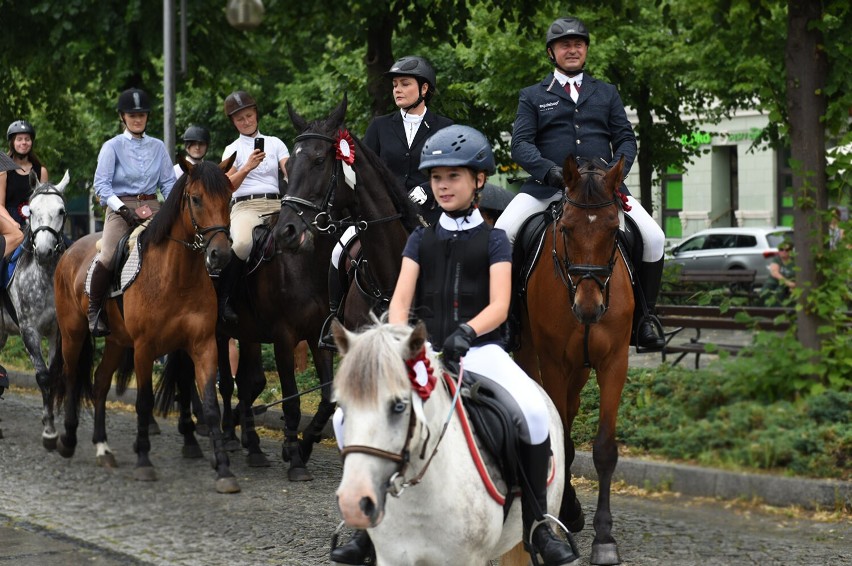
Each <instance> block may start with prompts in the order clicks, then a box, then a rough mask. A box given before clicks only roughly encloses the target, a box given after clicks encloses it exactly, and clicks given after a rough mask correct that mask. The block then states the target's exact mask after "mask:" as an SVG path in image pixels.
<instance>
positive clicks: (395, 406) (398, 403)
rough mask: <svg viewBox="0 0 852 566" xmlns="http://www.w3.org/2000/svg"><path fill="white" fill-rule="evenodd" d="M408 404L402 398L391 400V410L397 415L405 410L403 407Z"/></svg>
mask: <svg viewBox="0 0 852 566" xmlns="http://www.w3.org/2000/svg"><path fill="white" fill-rule="evenodd" d="M407 406H408V403H406V402H405V401H403V400H402V399H397V400H395V401H393V403H392V404H391V412H393V414H395V415H399V414H401V413H404V412H405V408H406V407H407Z"/></svg>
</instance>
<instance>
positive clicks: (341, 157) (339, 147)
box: [334, 130, 356, 190]
mask: <svg viewBox="0 0 852 566" xmlns="http://www.w3.org/2000/svg"><path fill="white" fill-rule="evenodd" d="M334 148H335V157H336V158H337V160H338V161H340V162H341V164H342V165H343V177H344V180H345V181H346V184H347V185H349V188H351V189H352V190H355V182H356V178H355V170H354V169H352V164H353V163H355V142H354V141H353V140H352V136H351V135H350V134H349V130H338V131H337V139H335V140H334Z"/></svg>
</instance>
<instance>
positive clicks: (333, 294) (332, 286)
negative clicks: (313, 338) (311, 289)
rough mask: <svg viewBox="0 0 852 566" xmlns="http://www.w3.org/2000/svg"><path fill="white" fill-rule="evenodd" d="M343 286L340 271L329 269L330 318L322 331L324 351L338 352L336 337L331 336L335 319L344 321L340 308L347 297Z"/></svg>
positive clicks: (320, 342) (321, 338) (333, 268)
mask: <svg viewBox="0 0 852 566" xmlns="http://www.w3.org/2000/svg"><path fill="white" fill-rule="evenodd" d="M345 294H346V293H345V291H344V289H343V284H342V283H341V282H340V271H339V270H338V269H337V268H336V267H334V266H331V267H329V268H328V310H329V313H328V318H326V319H325V322H323V323H322V329H320V339H319V347H320V348H322V349H323V350H331V351H333V352H336V351H337V345H336V344H335V343H334V336H332V334H331V321H332V320H334V319H335V318H336V319H337V320H342V316H341V315H342V313H341V312H340V306H341V305H342V304H343V297H344V296H345Z"/></svg>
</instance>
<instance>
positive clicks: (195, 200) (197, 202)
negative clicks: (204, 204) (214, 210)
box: [189, 195, 201, 206]
mask: <svg viewBox="0 0 852 566" xmlns="http://www.w3.org/2000/svg"><path fill="white" fill-rule="evenodd" d="M189 198H190V200H192V206H201V198H200V197H199V196H198V195H192V196H190V197H189Z"/></svg>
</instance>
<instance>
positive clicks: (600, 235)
mask: <svg viewBox="0 0 852 566" xmlns="http://www.w3.org/2000/svg"><path fill="white" fill-rule="evenodd" d="M562 171H563V178H564V181H565V194H564V196H563V199H562V216H561V217H560V219H559V221H558V234H557V235H555V236H554V238H555V241H554V246H555V247H556V249H557V250H559V256H560V267H559V269H560V270H561V272H562V275H563V278H564V279H565V282H566V284H567V286H568V289H569V292H570V295H571V298H572V300H573V305H572V307H571V310H572V311H573V313H574V316H576V317H577V320H579V321H580V323H581V324H592V323H595V322H598V321H599V320H600V318H601V317H602V316H603V315H604V313H605V312H606V310H607V307H608V304H609V288H610V279H611V278H612V273H613V268H614V267H615V262H616V259H617V255H616V254H617V244H616V236H617V233H618V229H619V225H620V220H621V218H620V214H621V210H622V209H621V206H622V205H621V198H620V196H619V188H620V187H621V183H622V181H623V171H624V158H622V159H619V161H618V163H617V164H616V165H615V166H614V167H612V168H611V169H608V168H607V166H606V163H605V162H604V161H603V160H591V161H585V162H583V163H582V165H580V166H578V164H577V160H576V159H575V158H574V156H573V155H569V156H568V157H567V158H566V159H565V164H564V167H563V169H562ZM560 239H561V240H562V241H561V242H560V241H559V240H560Z"/></svg>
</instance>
